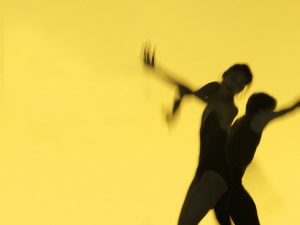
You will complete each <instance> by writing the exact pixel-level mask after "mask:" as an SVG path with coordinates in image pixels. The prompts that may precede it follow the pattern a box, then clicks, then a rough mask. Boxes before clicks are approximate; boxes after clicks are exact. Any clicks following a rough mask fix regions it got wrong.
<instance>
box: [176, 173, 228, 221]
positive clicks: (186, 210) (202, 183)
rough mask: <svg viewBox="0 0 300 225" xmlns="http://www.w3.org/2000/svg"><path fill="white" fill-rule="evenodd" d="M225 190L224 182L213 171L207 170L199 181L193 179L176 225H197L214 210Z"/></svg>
mask: <svg viewBox="0 0 300 225" xmlns="http://www.w3.org/2000/svg"><path fill="white" fill-rule="evenodd" d="M226 190H227V185H226V182H225V180H224V179H223V177H222V176H221V175H219V174H218V173H216V172H214V171H211V170H207V171H205V172H204V173H203V175H202V176H201V178H200V179H198V180H197V179H194V180H193V182H192V184H191V186H190V188H189V191H188V193H187V196H186V199H185V201H184V204H183V207H182V210H181V213H180V216H179V221H178V225H197V224H198V223H199V222H200V221H201V220H202V218H203V217H204V216H205V215H206V214H207V212H208V211H209V210H210V209H212V208H214V206H215V205H216V203H217V201H218V200H219V198H220V197H221V196H222V195H223V194H224V193H225V192H226Z"/></svg>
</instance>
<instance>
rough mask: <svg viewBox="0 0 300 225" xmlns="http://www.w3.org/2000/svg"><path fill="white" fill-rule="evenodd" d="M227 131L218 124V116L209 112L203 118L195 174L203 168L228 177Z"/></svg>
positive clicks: (201, 171) (198, 173) (199, 173)
mask: <svg viewBox="0 0 300 225" xmlns="http://www.w3.org/2000/svg"><path fill="white" fill-rule="evenodd" d="M226 140H227V132H226V131H225V130H223V129H222V128H221V126H220V123H219V119H218V116H217V114H216V113H215V112H210V113H209V114H208V115H207V116H206V117H205V119H204V117H203V118H202V126H201V129H200V158H199V166H198V169H197V173H196V175H197V176H201V175H202V173H203V171H205V170H213V171H215V172H217V173H218V174H220V175H221V176H222V177H223V178H224V180H227V179H228V175H229V166H228V164H227V162H226V152H225V146H226Z"/></svg>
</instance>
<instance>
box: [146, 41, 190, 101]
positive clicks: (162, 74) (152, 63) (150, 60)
mask: <svg viewBox="0 0 300 225" xmlns="http://www.w3.org/2000/svg"><path fill="white" fill-rule="evenodd" d="M143 63H144V65H145V67H147V68H148V69H150V70H152V71H153V72H155V74H156V75H158V77H159V78H160V79H162V80H164V81H166V82H167V83H169V84H172V85H175V86H177V87H178V89H179V93H180V96H183V95H187V94H193V91H192V89H191V88H190V87H188V85H186V84H184V83H183V82H181V81H179V80H177V79H175V78H174V75H173V74H171V72H169V71H167V70H166V69H164V68H162V67H161V66H159V65H157V63H156V60H155V49H154V50H153V51H152V52H151V51H150V47H149V46H146V47H145V48H144V49H143Z"/></svg>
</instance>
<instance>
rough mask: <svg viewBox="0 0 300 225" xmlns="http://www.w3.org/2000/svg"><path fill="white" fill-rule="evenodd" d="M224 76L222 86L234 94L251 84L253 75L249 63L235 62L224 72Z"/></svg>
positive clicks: (229, 93) (230, 93) (228, 92)
mask: <svg viewBox="0 0 300 225" xmlns="http://www.w3.org/2000/svg"><path fill="white" fill-rule="evenodd" d="M222 78H223V80H222V86H223V87H224V89H225V91H226V92H227V94H228V95H231V96H233V95H235V94H237V93H239V92H241V91H242V90H243V89H244V88H245V87H246V86H247V85H249V84H250V83H251V82H252V79H253V76H252V72H251V70H250V68H249V66H248V65H246V64H235V65H233V66H231V67H230V68H229V69H228V70H226V71H225V72H224V73H223V75H222Z"/></svg>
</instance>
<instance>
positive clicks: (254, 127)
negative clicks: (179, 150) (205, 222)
mask: <svg viewBox="0 0 300 225" xmlns="http://www.w3.org/2000/svg"><path fill="white" fill-rule="evenodd" d="M276 104H277V103H276V100H275V99H274V98H273V97H271V96H270V95H268V94H266V93H256V94H253V95H251V96H250V98H249V99H248V101H247V104H246V114H245V115H244V116H242V117H241V118H239V119H238V120H236V121H235V122H234V124H233V125H232V127H231V130H230V133H229V136H228V145H227V151H226V152H227V158H228V162H229V165H230V171H231V173H230V174H231V179H230V182H229V190H228V191H227V192H226V194H225V195H224V196H223V197H222V200H220V202H219V203H218V204H217V206H216V208H215V213H216V217H217V219H218V221H219V223H220V224H221V225H227V224H230V219H229V216H231V218H232V220H233V221H234V223H235V224H236V225H248V224H249V225H258V224H259V219H258V215H257V210H256V206H255V203H254V201H253V200H252V198H251V196H250V195H249V194H248V192H247V191H246V190H245V188H244V186H243V184H242V178H243V175H244V173H245V170H246V168H247V167H248V165H249V164H250V163H251V161H252V160H253V157H254V154H255V151H256V149H257V146H258V144H259V143H260V140H261V136H262V133H263V131H264V129H265V127H266V126H267V125H268V124H269V123H270V122H271V121H273V120H274V119H277V118H281V117H282V116H284V115H286V114H287V113H289V112H292V111H293V110H295V109H296V108H298V107H299V106H300V101H298V102H296V103H295V104H293V105H291V106H289V107H287V108H284V109H282V110H279V111H274V110H275V108H276Z"/></svg>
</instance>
